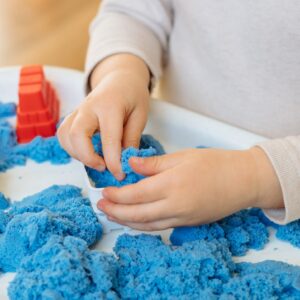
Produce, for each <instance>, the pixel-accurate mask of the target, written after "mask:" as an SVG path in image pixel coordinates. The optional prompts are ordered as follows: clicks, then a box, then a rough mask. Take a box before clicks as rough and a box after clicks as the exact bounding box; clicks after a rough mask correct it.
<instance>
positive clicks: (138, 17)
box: [86, 0, 300, 224]
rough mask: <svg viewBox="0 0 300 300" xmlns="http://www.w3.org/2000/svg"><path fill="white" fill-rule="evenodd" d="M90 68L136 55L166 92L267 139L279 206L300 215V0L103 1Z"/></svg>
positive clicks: (285, 218)
mask: <svg viewBox="0 0 300 300" xmlns="http://www.w3.org/2000/svg"><path fill="white" fill-rule="evenodd" d="M90 36H91V39H90V45H89V51H88V56H87V61H86V74H87V75H88V74H89V73H90V72H91V71H92V69H93V68H94V67H95V65H96V64H97V63H98V62H100V61H101V60H103V59H104V58H105V57H107V56H109V55H112V54H115V53H120V52H126V53H132V54H135V55H137V56H139V57H140V58H142V59H143V60H144V61H145V62H146V63H147V65H148V67H149V69H150V70H151V72H152V74H153V76H154V78H155V79H158V78H160V79H161V91H162V95H163V98H164V99H166V100H167V101H171V102H173V103H175V104H177V105H181V106H184V107H186V108H188V109H191V110H194V111H197V112H200V113H202V114H205V115H207V116H210V117H213V118H215V119H218V120H221V121H224V122H227V123H229V124H232V125H234V126H238V127H241V128H244V129H247V130H249V131H252V132H255V133H257V134H261V135H263V136H266V137H268V138H270V140H267V141H266V142H263V143H261V144H259V146H260V147H262V148H263V149H264V151H265V152H266V153H267V155H268V157H269V158H270V160H271V162H272V164H273V166H274V168H275V171H276V174H277V176H278V178H279V181H280V184H281V188H282V191H283V196H284V202H285V209H277V210H268V211H266V214H267V216H268V217H269V218H271V219H272V220H273V221H275V222H277V223H281V224H284V223H287V222H290V221H293V220H295V219H298V218H300V2H299V1H298V0H290V1H286V0H263V1H262V0H245V1H240V0H227V1H219V0H189V1H183V0H106V1H105V0H104V1H103V4H102V8H101V10H100V11H99V13H98V15H97V16H96V18H95V19H94V21H93V23H92V25H91V27H90Z"/></svg>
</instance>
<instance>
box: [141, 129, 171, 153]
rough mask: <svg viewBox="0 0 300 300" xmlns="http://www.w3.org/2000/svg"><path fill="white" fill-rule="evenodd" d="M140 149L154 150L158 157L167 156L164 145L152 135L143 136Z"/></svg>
mask: <svg viewBox="0 0 300 300" xmlns="http://www.w3.org/2000/svg"><path fill="white" fill-rule="evenodd" d="M139 148H140V149H148V148H154V149H155V150H156V155H163V154H165V153H166V152H165V149H164V147H163V146H162V144H161V143H160V142H159V141H158V140H157V139H155V138H154V137H153V136H152V135H150V134H143V135H142V137H141V141H140V147H139Z"/></svg>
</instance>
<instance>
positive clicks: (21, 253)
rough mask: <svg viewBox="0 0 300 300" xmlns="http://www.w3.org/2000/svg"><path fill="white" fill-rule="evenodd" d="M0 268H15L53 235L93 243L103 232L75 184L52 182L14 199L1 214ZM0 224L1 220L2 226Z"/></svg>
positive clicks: (13, 269)
mask: <svg viewBox="0 0 300 300" xmlns="http://www.w3.org/2000/svg"><path fill="white" fill-rule="evenodd" d="M2 219H3V221H2V222H1V216H0V227H4V229H3V228H2V234H0V270H2V271H4V272H9V271H15V270H16V269H18V267H19V265H20V263H21V261H22V260H23V259H24V258H25V257H26V256H29V255H31V254H33V253H34V252H35V251H37V250H38V249H39V248H40V247H42V246H43V245H44V244H45V243H46V242H47V241H48V240H49V238H50V237H51V236H52V235H60V236H75V237H79V238H81V239H83V240H85V241H86V242H87V244H88V245H92V244H94V243H95V242H96V241H98V240H99V239H100V237H101V235H102V226H101V225H100V224H99V222H98V220H97V217H96V215H95V213H94V212H93V209H92V208H91V206H90V201H89V200H88V199H86V198H83V197H82V195H81V193H80V189H78V188H77V187H74V186H69V185H66V186H52V187H50V188H48V189H46V190H44V191H42V192H40V193H38V194H36V195H33V196H30V197H27V198H25V199H24V200H23V201H21V202H16V203H14V204H13V205H12V206H11V208H10V209H9V211H8V212H7V213H6V214H5V215H4V216H2ZM1 224H3V225H2V226H1Z"/></svg>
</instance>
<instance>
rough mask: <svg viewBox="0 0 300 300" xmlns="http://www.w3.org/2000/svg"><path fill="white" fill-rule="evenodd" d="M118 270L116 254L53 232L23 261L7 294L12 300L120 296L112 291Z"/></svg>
mask: <svg viewBox="0 0 300 300" xmlns="http://www.w3.org/2000/svg"><path fill="white" fill-rule="evenodd" d="M116 271H117V262H116V259H115V258H114V256H113V255H109V254H105V253H102V252H98V251H90V250H89V249H88V247H87V244H86V243H85V242H84V241H83V240H81V239H78V238H75V237H70V236H68V237H66V238H63V237H60V236H55V235H54V236H52V237H51V238H50V239H49V241H48V242H47V244H45V245H44V246H43V247H42V248H40V249H39V250H37V251H36V252H35V253H34V254H33V255H32V256H30V257H27V258H25V259H24V260H23V262H22V264H21V267H20V269H19V272H18V273H17V276H16V277H15V279H14V280H13V281H12V282H11V284H10V286H9V289H8V295H9V297H10V299H11V300H19V299H23V300H32V299H49V300H50V299H70V300H81V299H82V300H96V299H99V300H100V299H111V300H112V299H119V298H118V297H117V295H116V293H115V292H114V291H112V290H111V289H112V286H113V285H114V281H115V278H116Z"/></svg>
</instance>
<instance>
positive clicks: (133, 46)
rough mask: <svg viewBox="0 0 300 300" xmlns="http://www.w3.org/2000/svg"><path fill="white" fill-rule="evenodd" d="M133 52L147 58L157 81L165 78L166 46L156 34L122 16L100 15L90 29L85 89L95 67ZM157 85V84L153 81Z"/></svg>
mask: <svg viewBox="0 0 300 300" xmlns="http://www.w3.org/2000/svg"><path fill="white" fill-rule="evenodd" d="M117 53H130V54H133V55H136V56H138V57H140V58H141V59H143V60H144V61H145V63H146V64H147V65H148V67H149V69H150V71H151V74H152V76H153V80H154V81H155V80H156V79H158V78H159V77H160V75H161V57H162V47H161V45H160V42H159V39H158V38H157V37H156V35H155V34H154V33H153V32H152V31H151V30H150V29H148V28H147V27H146V26H145V25H143V24H142V23H140V22H139V21H137V20H135V19H133V18H132V17H129V16H126V15H123V14H120V13H106V14H105V16H100V17H99V16H98V17H96V19H95V20H94V21H93V23H92V24H91V27H90V44H89V48H88V54H87V59H86V64H85V81H84V84H85V90H86V93H88V92H89V91H90V87H89V77H90V74H91V72H92V71H93V69H94V68H95V66H96V65H97V64H98V63H99V62H101V61H102V60H103V59H105V58H106V57H108V56H111V55H113V54H117ZM152 84H153V82H152Z"/></svg>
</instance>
